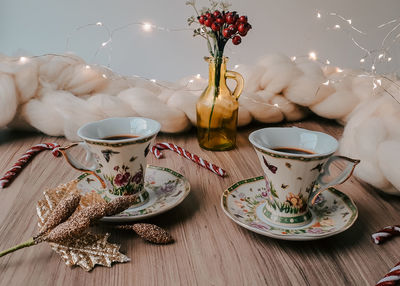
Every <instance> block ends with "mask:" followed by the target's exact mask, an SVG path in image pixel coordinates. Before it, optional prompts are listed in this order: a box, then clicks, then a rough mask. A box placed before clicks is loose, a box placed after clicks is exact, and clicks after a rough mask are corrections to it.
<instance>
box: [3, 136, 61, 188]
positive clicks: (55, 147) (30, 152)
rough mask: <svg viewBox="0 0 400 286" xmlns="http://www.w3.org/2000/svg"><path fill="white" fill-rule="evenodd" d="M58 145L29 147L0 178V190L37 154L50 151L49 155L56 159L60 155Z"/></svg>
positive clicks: (44, 144) (48, 144)
mask: <svg viewBox="0 0 400 286" xmlns="http://www.w3.org/2000/svg"><path fill="white" fill-rule="evenodd" d="M59 147H60V145H58V144H57V143H41V144H37V145H35V146H33V147H31V148H30V149H29V150H28V151H26V152H25V154H24V155H22V156H21V158H19V160H18V161H17V162H16V163H15V164H14V165H13V166H12V168H11V169H10V170H8V171H7V172H6V173H5V174H4V176H3V177H2V178H0V189H4V188H6V187H8V186H9V185H10V184H11V182H12V181H13V180H14V179H15V178H16V177H17V176H18V174H19V173H21V171H22V170H23V169H24V168H25V166H26V165H27V164H28V162H29V161H30V160H31V159H32V158H33V157H34V156H35V155H36V154H38V153H40V152H42V151H43V150H52V151H51V153H52V154H53V155H54V156H55V157H58V156H60V155H61V153H60V151H59V150H58V148H59Z"/></svg>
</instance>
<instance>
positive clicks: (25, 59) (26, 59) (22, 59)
mask: <svg viewBox="0 0 400 286" xmlns="http://www.w3.org/2000/svg"><path fill="white" fill-rule="evenodd" d="M27 61H28V58H27V57H20V58H19V62H20V63H23V64H24V63H26V62H27Z"/></svg>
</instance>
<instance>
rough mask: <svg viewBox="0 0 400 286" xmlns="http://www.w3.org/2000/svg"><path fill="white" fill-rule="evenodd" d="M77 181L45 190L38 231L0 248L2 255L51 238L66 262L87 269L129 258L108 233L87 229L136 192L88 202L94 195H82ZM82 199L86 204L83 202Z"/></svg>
mask: <svg viewBox="0 0 400 286" xmlns="http://www.w3.org/2000/svg"><path fill="white" fill-rule="evenodd" d="M76 184H77V181H76V180H75V181H72V182H70V183H67V184H64V185H60V186H58V187H57V188H55V189H49V190H46V191H45V192H44V199H42V200H40V201H39V202H38V204H37V214H38V218H39V223H38V224H39V228H40V231H39V233H38V234H37V235H36V236H34V237H32V238H30V239H29V240H28V241H26V242H24V243H21V244H19V245H17V246H15V247H12V248H10V249H8V250H5V251H2V252H0V257H1V256H4V255H6V254H8V253H11V252H14V251H16V250H18V249H21V248H24V247H29V246H32V245H36V244H39V243H41V242H50V245H51V248H52V249H53V250H54V251H56V252H57V253H58V254H60V255H61V257H62V258H63V260H64V261H65V263H66V264H67V265H71V266H72V265H78V266H80V267H82V268H83V269H85V270H86V271H90V270H91V269H93V267H94V266H95V265H96V264H98V265H104V266H107V267H110V266H111V264H112V263H113V262H127V261H129V258H128V257H127V256H125V255H124V254H122V253H120V252H119V246H118V245H115V244H111V243H108V242H107V238H108V237H109V234H105V235H100V234H92V233H90V232H87V229H88V228H89V227H90V226H91V225H93V223H94V222H96V221H98V220H99V219H100V218H102V217H104V216H112V215H115V214H117V213H120V212H121V211H123V210H125V209H127V208H128V207H129V206H130V205H132V203H133V202H134V201H135V199H136V196H134V195H132V196H124V197H119V198H116V199H114V200H113V201H111V202H110V203H107V202H105V201H97V202H95V203H94V204H88V205H87V201H88V199H90V197H91V196H93V195H92V194H90V193H89V194H87V195H85V196H83V197H81V195H80V194H79V193H78V190H77V189H76ZM80 201H82V202H83V203H84V204H83V205H80V204H79V202H80ZM85 202H86V203H85Z"/></svg>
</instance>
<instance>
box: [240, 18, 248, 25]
mask: <svg viewBox="0 0 400 286" xmlns="http://www.w3.org/2000/svg"><path fill="white" fill-rule="evenodd" d="M239 21H240V22H241V23H244V24H246V23H247V16H240V17H239Z"/></svg>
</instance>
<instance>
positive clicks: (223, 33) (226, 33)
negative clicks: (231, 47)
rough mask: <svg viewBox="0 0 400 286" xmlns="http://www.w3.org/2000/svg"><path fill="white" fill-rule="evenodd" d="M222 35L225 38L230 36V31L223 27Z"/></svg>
mask: <svg viewBox="0 0 400 286" xmlns="http://www.w3.org/2000/svg"><path fill="white" fill-rule="evenodd" d="M222 35H223V36H224V37H225V38H230V37H231V31H230V30H229V29H228V28H225V29H223V30H222Z"/></svg>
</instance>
